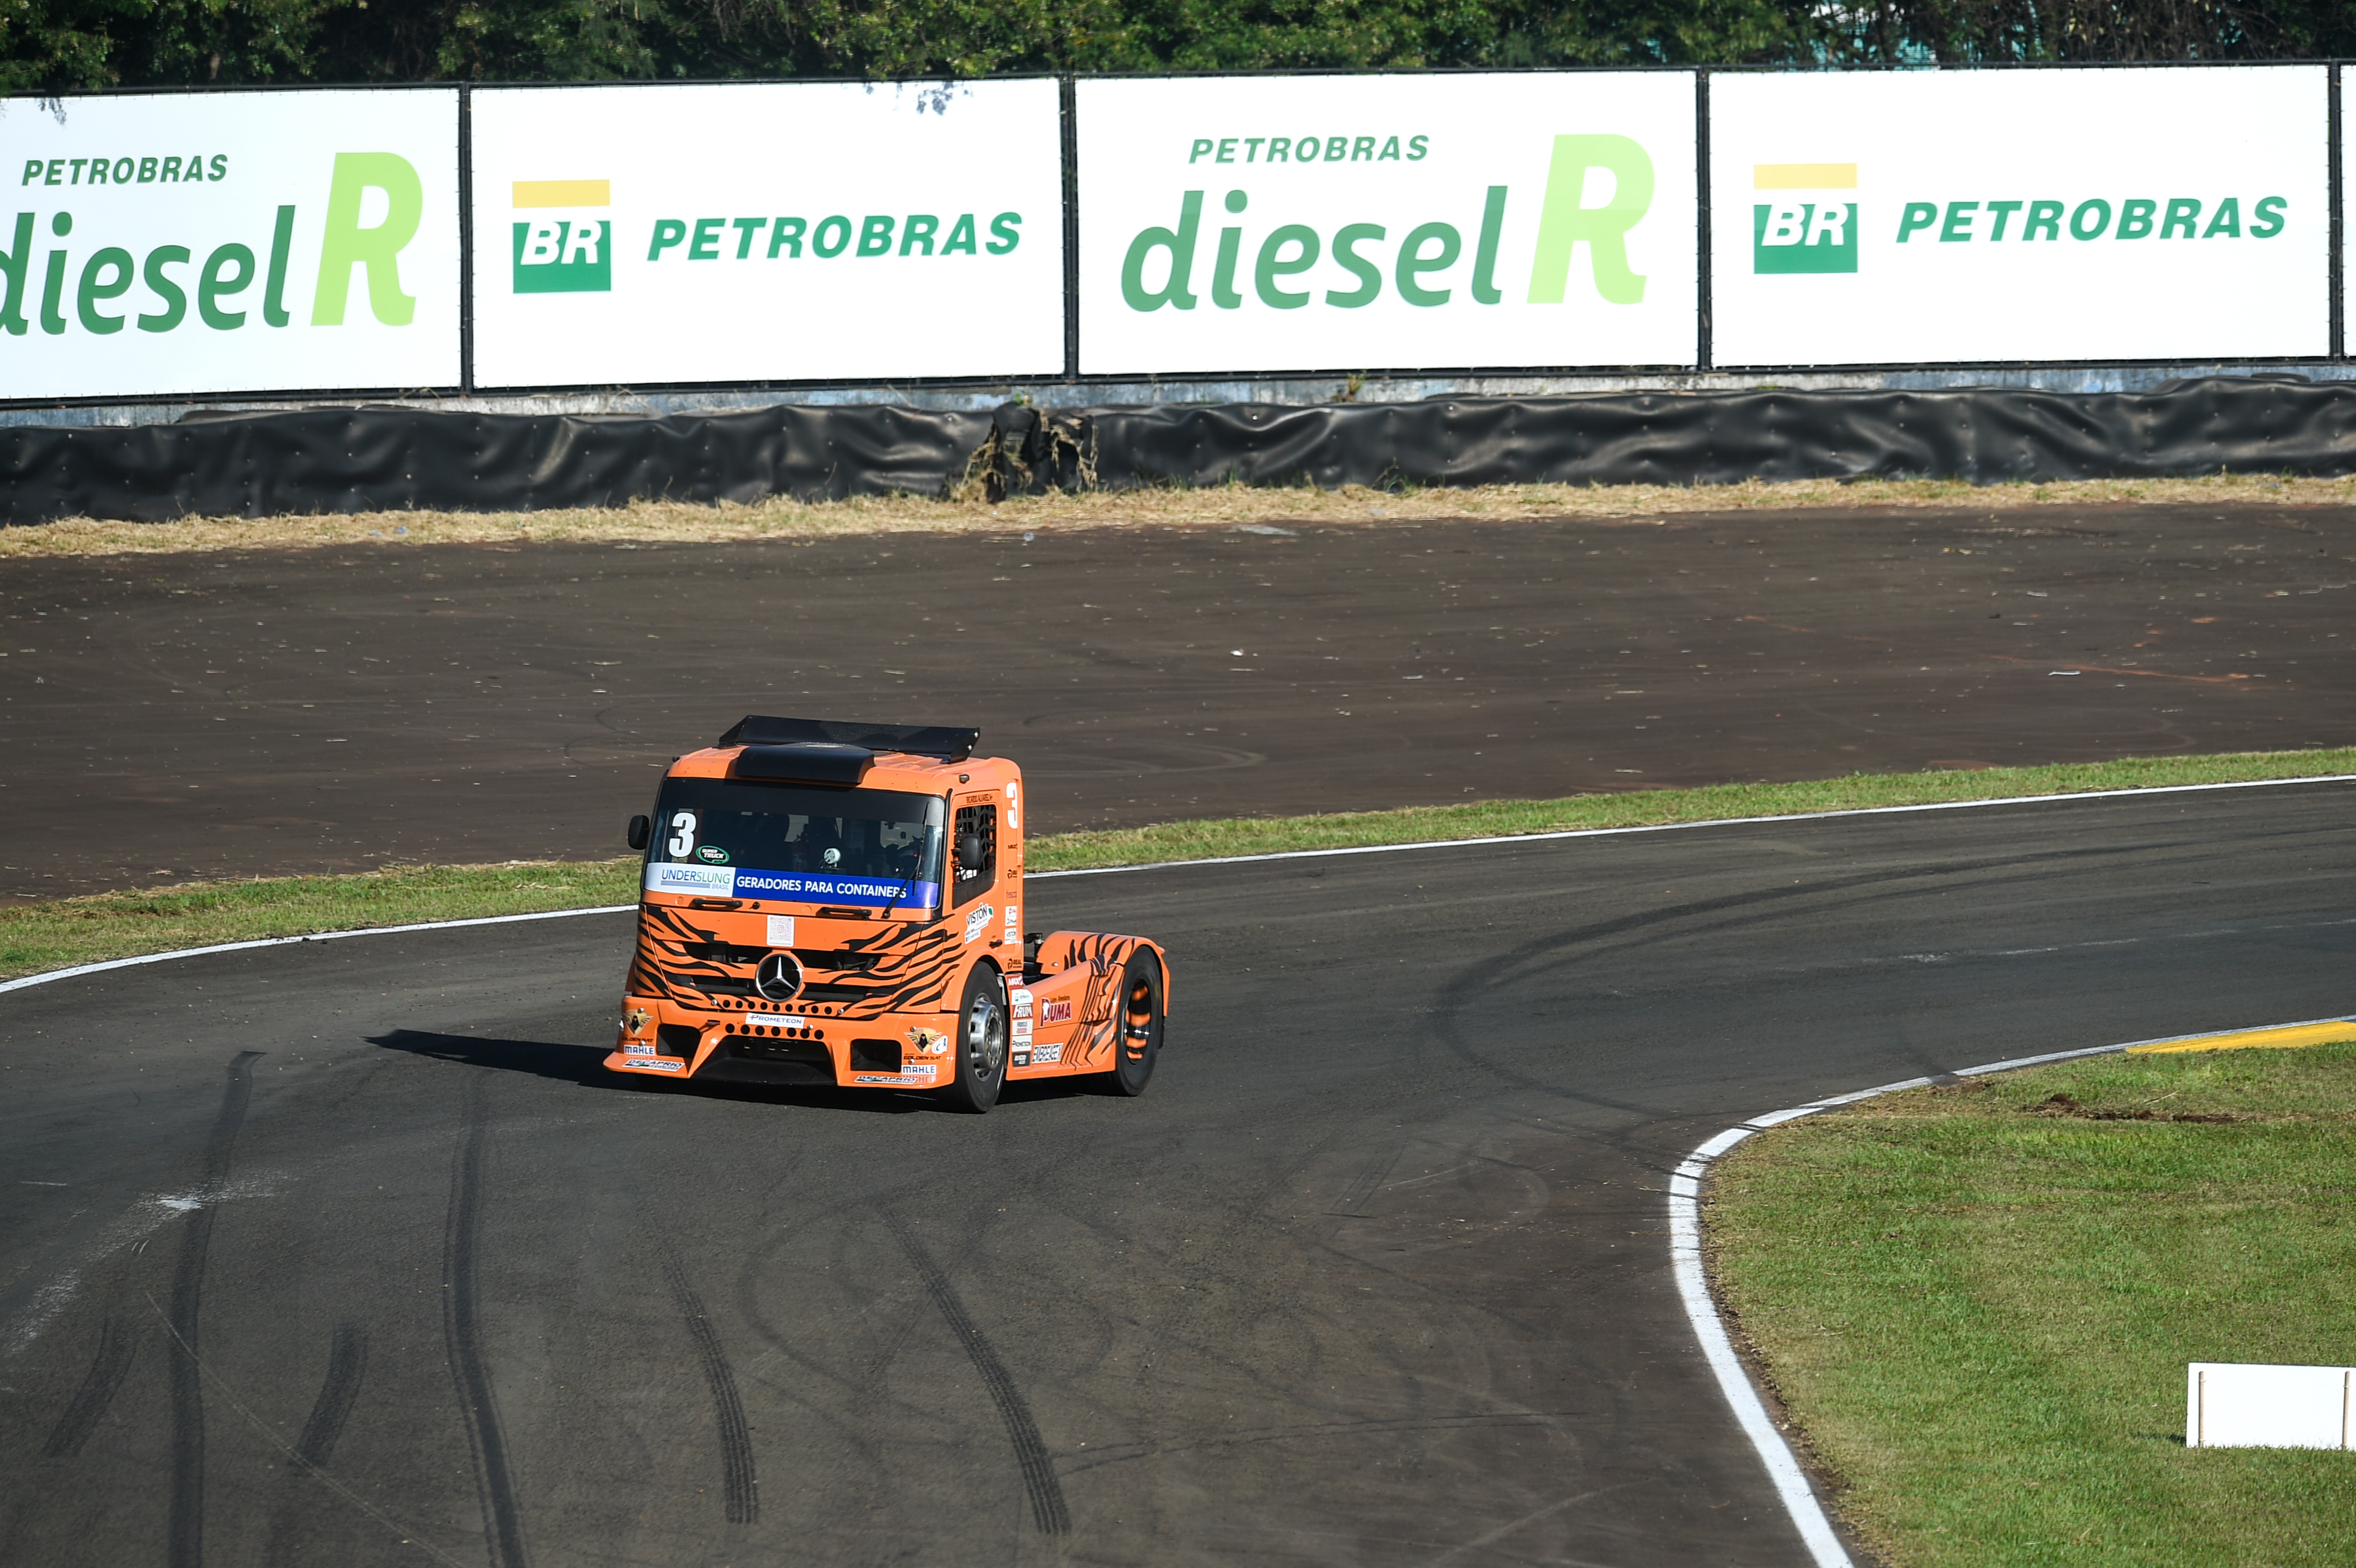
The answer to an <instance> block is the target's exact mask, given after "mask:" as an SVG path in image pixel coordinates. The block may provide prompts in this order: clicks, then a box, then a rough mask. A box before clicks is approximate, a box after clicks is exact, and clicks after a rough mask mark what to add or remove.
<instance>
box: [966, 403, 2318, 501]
mask: <svg viewBox="0 0 2356 1568" xmlns="http://www.w3.org/2000/svg"><path fill="white" fill-rule="evenodd" d="M1028 413H1029V411H1027V410H1025V411H1020V413H1019V414H1018V417H1020V416H1021V415H1022V414H1028ZM1001 417H1003V411H1002V413H1001ZM1036 417H1037V416H1033V418H1034V420H1035V418H1036ZM1046 417H1047V418H1048V419H1049V420H1051V421H1052V422H1053V423H1054V424H1058V425H1062V426H1065V427H1066V431H1065V434H1064V437H1063V440H1062V441H1059V442H1058V445H1059V446H1063V445H1076V446H1077V447H1078V449H1079V451H1080V452H1081V453H1082V454H1084V455H1085V456H1087V459H1088V460H1089V461H1090V462H1091V463H1092V466H1093V468H1094V478H1095V480H1096V482H1097V483H1098V484H1099V485H1103V486H1107V487H1113V488H1119V487H1123V486H1130V485H1139V484H1153V483H1177V484H1183V485H1214V484H1225V483H1227V482H1229V481H1230V480H1235V481H1240V482H1242V483H1245V484H1258V485H1271V484H1316V485H1321V486H1327V487H1332V486H1335V485H1342V484H1363V485H1376V486H1380V485H1385V484H1396V483H1399V482H1412V483H1418V484H1445V485H1484V484H1529V483H1535V482H1546V481H1554V482H1560V483H1568V484H1587V483H1594V484H1638V483H1642V484H1661V485H1693V484H1726V483H1734V482H1738V481H1740V480H1743V479H1750V478H1758V479H1764V480H1770V481H1772V480H1779V479H1810V478H1843V477H1858V478H1864V477H1878V478H1897V477H1933V478H1960V479H1966V480H1969V481H1971V482H1972V483H1975V484H1995V483H1998V482H2001V481H2004V480H2008V479H2027V480H2048V479H2083V478H2156V477H2160V476H2169V475H2176V476H2182V475H2191V474H2201V473H2215V472H2216V471H2218V470H2219V469H2221V468H2229V469H2233V470H2235V471H2239V472H2264V473H2297V474H2339V473H2346V472H2349V471H2351V470H2356V386H2351V385H2345V384H2341V385H2332V384H2309V383H2307V382H2304V381H2294V380H2290V379H2287V378H2286V379H2283V380H2271V379H2269V380H2228V379H2223V378H2218V379H2211V380H2204V381H2186V382H2177V383H2171V384H2169V386H2167V387H2165V388H2162V389H2160V390H2158V391H2154V392H2138V393H2126V392H2116V393H2092V394H2089V393H2068V392H2030V391H2008V390H2001V389H1990V390H1980V391H1963V392H1709V393H1667V392H1664V393H1628V394H1611V395H1596V396H1583V397H1565V398H1544V399H1538V398H1532V399H1507V398H1494V399H1485V398H1451V399H1435V400H1432V401H1430V402H1425V403H1388V404H1354V403H1335V404H1328V405H1324V406H1321V407H1313V408H1277V407H1268V406H1263V405H1258V404H1227V405H1222V406H1198V407H1162V408H1153V409H1135V410H1130V409H1112V410H1098V411H1095V412H1092V413H1087V414H1084V415H1081V416H1079V417H1078V419H1077V422H1076V423H1077V426H1078V428H1076V429H1074V428H1071V426H1072V425H1073V424H1074V421H1073V420H1072V419H1071V418H1069V417H1067V416H1058V415H1053V414H1050V415H1047V416H1046ZM1033 445H1036V443H1035V442H1034V443H1033ZM1069 468H1070V465H1068V464H1066V471H1065V472H1064V473H1063V474H1059V475H1058V476H1057V477H1058V478H1064V479H1065V480H1066V483H1068V475H1069ZM1014 488H1018V489H1019V488H1023V487H1021V486H1020V485H1017V486H1015V487H1014Z"/></svg>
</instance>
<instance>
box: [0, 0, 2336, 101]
mask: <svg viewBox="0 0 2356 1568" xmlns="http://www.w3.org/2000/svg"><path fill="white" fill-rule="evenodd" d="M2351 48H2356V0H2271V3H2267V4H2252V3H2247V0H1832V3H1830V4H1826V3H1825V0H0V87H5V90H6V91H9V92H14V93H32V92H42V91H59V90H71V89H78V88H97V87H116V86H124V87H128V86H176V85H187V84H207V83H210V84H219V85H232V84H239V83H275V84H288V83H297V82H316V83H338V82H375V81H611V80H636V81H677V80H682V79H691V78H715V77H718V78H729V77H772V78H774V77H836V78H883V77H915V76H980V75H987V74H991V73H995V72H1011V71H1049V70H1078V71H1158V70H1284V69H1319V68H1344V69H1349V68H1376V67H1390V68H1406V69H1413V68H1419V67H1430V66H1465V67H1481V66H1494V67H1514V66H1549V65H1634V64H1668V65H1682V64H1695V63H1703V64H1744V63H1778V62H1788V63H1794V64H1814V63H1826V64H1851V63H1859V64H1861V63H1909V62H1917V63H1919V62H1928V61H1933V60H1950V61H1970V60H2118V59H2282V58H2301V57H2303V58H2315V57H2319V56H2323V55H2329V54H2335V53H2342V52H2348V51H2350V50H2351Z"/></svg>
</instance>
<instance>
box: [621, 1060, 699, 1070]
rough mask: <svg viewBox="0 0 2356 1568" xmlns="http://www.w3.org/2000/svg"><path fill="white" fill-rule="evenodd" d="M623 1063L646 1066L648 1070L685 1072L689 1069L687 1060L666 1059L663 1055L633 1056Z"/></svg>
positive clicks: (638, 1066)
mask: <svg viewBox="0 0 2356 1568" xmlns="http://www.w3.org/2000/svg"><path fill="white" fill-rule="evenodd" d="M622 1065H623V1066H624V1067H635V1068H644V1069H646V1070H647V1071H648V1072H685V1071H686V1070H687V1064H686V1063H685V1062H680V1061H666V1060H665V1059H663V1058H661V1057H633V1058H631V1059H630V1060H628V1061H626V1062H624V1063H623V1064H622Z"/></svg>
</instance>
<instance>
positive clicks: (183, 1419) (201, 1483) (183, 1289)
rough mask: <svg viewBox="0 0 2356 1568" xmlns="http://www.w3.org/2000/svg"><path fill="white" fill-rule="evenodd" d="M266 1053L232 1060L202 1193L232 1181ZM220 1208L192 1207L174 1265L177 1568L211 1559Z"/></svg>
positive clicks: (169, 1544) (173, 1547)
mask: <svg viewBox="0 0 2356 1568" xmlns="http://www.w3.org/2000/svg"><path fill="white" fill-rule="evenodd" d="M261 1058H262V1052H260V1051H240V1052H238V1053H237V1055H235V1056H233V1057H231V1058H230V1059H229V1069H228V1070H229V1081H228V1083H226V1084H225V1085H223V1086H222V1089H221V1108H220V1115H219V1116H217V1117H216V1118H214V1120H213V1131H212V1135H211V1136H210V1137H209V1138H208V1139H206V1140H205V1155H204V1170H203V1173H202V1176H200V1178H199V1180H198V1187H197V1190H198V1192H201V1193H207V1194H210V1193H216V1192H219V1191H220V1187H221V1185H222V1183H223V1181H224V1180H225V1179H226V1178H227V1177H228V1176H229V1163H230V1155H233V1154H234V1153H235V1152H236V1149H237V1134H238V1130H239V1129H240V1128H241V1127H243V1126H244V1125H245V1108H246V1105H247V1104H248V1102H249V1101H252V1098H253V1070H252V1069H253V1064H254V1063H255V1062H256V1061H258V1060H260V1059H261ZM214 1207H215V1206H214V1205H213V1204H212V1203H209V1202H205V1201H201V1200H198V1201H194V1202H191V1203H190V1204H189V1206H188V1208H187V1216H188V1222H187V1229H185V1230H182V1231H181V1232H180V1255H179V1257H178V1258H177V1260H176V1261H175V1262H174V1264H173V1268H172V1305H171V1309H170V1311H169V1312H168V1313H167V1314H166V1318H165V1321H166V1323H168V1324H169V1325H170V1326H171V1330H172V1344H173V1356H172V1501H171V1516H170V1524H169V1526H168V1529H167V1532H166V1537H165V1561H166V1563H169V1564H170V1565H171V1568H202V1564H203V1563H204V1560H205V1377H204V1368H203V1366H202V1364H201V1363H200V1362H199V1361H198V1355H199V1354H200V1353H201V1348H202V1346H203V1344H204V1340H203V1338H202V1337H201V1335H200V1334H199V1332H198V1327H199V1319H200V1318H201V1317H202V1316H203V1311H204V1287H205V1261H206V1256H207V1254H208V1253H209V1251H211V1248H212V1240H213V1211H214Z"/></svg>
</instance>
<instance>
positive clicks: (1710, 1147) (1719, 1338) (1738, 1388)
mask: <svg viewBox="0 0 2356 1568" xmlns="http://www.w3.org/2000/svg"><path fill="white" fill-rule="evenodd" d="M2310 1024H2356V1015H2351V1016H2349V1017H2345V1018H2308V1019H2306V1020H2303V1021H2302V1022H2301V1023H2297V1024H2256V1025H2252V1026H2250V1027H2248V1028H2246V1029H2208V1030H2203V1031H2202V1032H2201V1033H2200V1034H2197V1035H2162V1036H2157V1037H2155V1038H2152V1039H2148V1040H2123V1041H2121V1042H2119V1043H2118V1044H2117V1045H2112V1046H2086V1047H2080V1048H2079V1049H2077V1050H2072V1051H2048V1052H2046V1053H2044V1054H2043V1055H2041V1056H2034V1057H2014V1058H2011V1059H2010V1060H2008V1061H2000V1062H1986V1063H1983V1064H1981V1065H1980V1066H1978V1067H1966V1068H1957V1069H1955V1070H1954V1072H1952V1073H1940V1074H1938V1075H1937V1076H1935V1077H1924V1078H1909V1079H1900V1080H1899V1081H1898V1082H1896V1083H1885V1084H1880V1085H1878V1086H1876V1087H1875V1088H1872V1089H1859V1090H1853V1091H1851V1092H1850V1093H1847V1094H1834V1095H1827V1096H1826V1098H1824V1099H1822V1100H1812V1101H1808V1102H1807V1103H1806V1104H1805V1105H1795V1106H1793V1107H1792V1108H1791V1109H1789V1110H1786V1111H1770V1112H1765V1113H1763V1114H1762V1115H1758V1116H1753V1117H1751V1118H1750V1119H1749V1120H1748V1121H1745V1122H1740V1123H1738V1124H1737V1125H1735V1126H1732V1127H1729V1128H1728V1129H1726V1131H1724V1132H1722V1133H1719V1134H1718V1135H1717V1136H1716V1137H1713V1138H1711V1139H1710V1140H1708V1142H1707V1143H1705V1144H1701V1145H1700V1146H1699V1147H1698V1148H1697V1149H1695V1150H1694V1152H1693V1153H1692V1154H1690V1155H1687V1156H1686V1159H1685V1163H1684V1164H1682V1165H1678V1166H1677V1168H1676V1171H1675V1172H1673V1173H1672V1174H1671V1175H1670V1176H1669V1262H1670V1267H1671V1270H1672V1272H1673V1273H1675V1274H1676V1282H1677V1299H1678V1300H1679V1302H1681V1303H1682V1304H1683V1305H1684V1307H1685V1310H1686V1320H1687V1322H1688V1323H1690V1324H1691V1325H1692V1326H1693V1331H1694V1337H1696V1338H1697V1339H1698V1340H1700V1341H1701V1350H1702V1356H1703V1358H1704V1359H1707V1360H1708V1362H1709V1369H1710V1370H1711V1371H1712V1372H1713V1373H1715V1374H1717V1377H1718V1387H1719V1392H1721V1393H1723V1394H1724V1395H1725V1396H1726V1402H1727V1403H1728V1404H1730V1405H1731V1406H1732V1407H1733V1410H1734V1419H1735V1423H1736V1424H1738V1425H1739V1426H1740V1427H1741V1428H1742V1433H1743V1435H1744V1436H1746V1437H1748V1438H1750V1439H1751V1447H1752V1448H1753V1449H1755V1450H1756V1451H1757V1452H1758V1455H1759V1460H1760V1463H1761V1464H1762V1465H1764V1466H1766V1468H1767V1478H1768V1479H1769V1480H1770V1481H1771V1482H1772V1483H1773V1485H1774V1487H1775V1494H1776V1496H1777V1497H1778V1498H1780V1499H1781V1500H1782V1502H1783V1509H1784V1511H1785V1512H1786V1513H1788V1514H1790V1515H1791V1516H1792V1523H1793V1525H1794V1528H1796V1529H1797V1530H1799V1532H1800V1540H1801V1541H1802V1543H1803V1544H1804V1545H1805V1546H1806V1547H1807V1549H1808V1555H1809V1556H1810V1557H1811V1558H1813V1559H1814V1560H1815V1564H1816V1568H1855V1564H1854V1563H1852V1561H1851V1560H1850V1558H1849V1555H1848V1552H1847V1550H1846V1549H1845V1548H1843V1547H1842V1545H1841V1543H1840V1537H1839V1536H1838V1535H1837V1533H1835V1531H1834V1530H1833V1526H1832V1520H1831V1519H1830V1518H1829V1517H1828V1516H1827V1515H1826V1512H1825V1509H1824V1505H1823V1504H1822V1503H1821V1502H1820V1501H1818V1499H1817V1498H1816V1494H1815V1488H1814V1487H1811V1486H1809V1484H1808V1477H1807V1473H1806V1472H1805V1471H1804V1470H1803V1469H1801V1468H1800V1461H1799V1459H1798V1458H1797V1456H1796V1455H1794V1454H1793V1452H1792V1446H1791V1444H1788V1443H1786V1442H1784V1441H1783V1434H1781V1433H1780V1432H1778V1431H1776V1430H1775V1423H1774V1420H1773V1418H1772V1417H1771V1416H1769V1415H1768V1413H1767V1406H1766V1404H1765V1403H1764V1402H1762V1400H1761V1399H1760V1397H1759V1391H1758V1390H1757V1389H1756V1388H1755V1387H1754V1386H1752V1384H1751V1375H1750V1373H1748V1372H1747V1371H1745V1370H1744V1369H1743V1366H1742V1361H1741V1359H1740V1357H1738V1356H1737V1355H1736V1354H1735V1352H1734V1341H1733V1338H1732V1337H1730V1335H1729V1334H1728V1333H1727V1331H1726V1321H1725V1319H1724V1318H1723V1317H1721V1316H1719V1310H1718V1302H1717V1299H1716V1297H1714V1296H1713V1295H1712V1294H1710V1289H1709V1276H1708V1273H1706V1272H1705V1271H1704V1269H1703V1268H1702V1261H1701V1181H1702V1177H1703V1176H1706V1175H1707V1174H1708V1171H1709V1167H1710V1166H1711V1165H1714V1164H1716V1163H1717V1161H1718V1160H1719V1158H1720V1157H1721V1156H1722V1155H1725V1154H1726V1152H1727V1151H1728V1150H1730V1149H1731V1148H1733V1147H1734V1146H1735V1145H1736V1144H1740V1143H1741V1142H1742V1141H1743V1140H1745V1139H1747V1138H1750V1137H1751V1136H1752V1135H1754V1134H1756V1133H1763V1132H1765V1131H1767V1130H1768V1129H1769V1128H1770V1127H1776V1126H1781V1125H1782V1124H1783V1123H1784V1122H1796V1121H1798V1120H1799V1119H1800V1118H1802V1117H1804V1116H1814V1115H1816V1114H1818V1113H1820V1112H1826V1111H1832V1110H1836V1109H1837V1108H1839V1107H1841V1106H1844V1105H1854V1104H1856V1103H1858V1101H1863V1100H1872V1099H1875V1098H1877V1097H1879V1096H1880V1095H1884V1094H1895V1093H1897V1092H1899V1091H1900V1090H1907V1089H1922V1088H1924V1087H1926V1086H1927V1085H1930V1084H1933V1083H1936V1082H1938V1081H1939V1079H1942V1078H1978V1077H1981V1076H1983V1075H1984V1074H1987V1073H1992V1072H2010V1071H2013V1070H2014V1069H2019V1068H2029V1067H2040V1066H2043V1065H2044V1064H2045V1063H2048V1062H2059V1061H2069V1060H2072V1059H2073V1058H2079V1057H2099V1056H2108V1055H2112V1054H2114V1053H2116V1052H2120V1051H2129V1050H2133V1049H2135V1048H2136V1047H2137V1046H2165V1045H2173V1044H2175V1043H2177V1042H2178V1041H2180V1040H2198V1039H2205V1038H2208V1037H2210V1036H2217V1035H2240V1034H2251V1033H2255V1032H2257V1031H2259V1030H2264V1029H2297V1028H2302V1027H2305V1026H2307V1025H2310Z"/></svg>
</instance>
